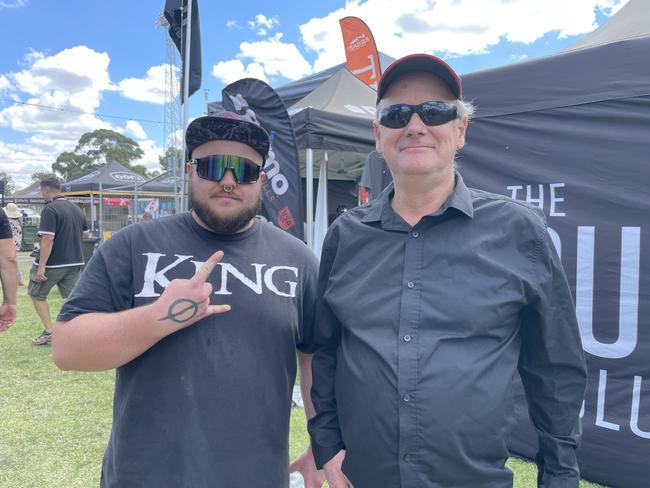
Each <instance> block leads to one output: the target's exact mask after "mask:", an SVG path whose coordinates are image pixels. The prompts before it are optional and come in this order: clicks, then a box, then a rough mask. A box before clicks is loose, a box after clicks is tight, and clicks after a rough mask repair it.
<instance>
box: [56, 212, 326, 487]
mask: <svg viewBox="0 0 650 488" xmlns="http://www.w3.org/2000/svg"><path fill="white" fill-rule="evenodd" d="M218 249H219V250H222V251H224V258H223V260H222V261H221V262H220V263H219V264H217V266H216V268H215V269H214V270H213V271H212V274H211V275H210V276H209V279H208V281H209V282H210V283H211V284H212V286H213V295H212V299H211V303H213V304H224V303H227V304H230V305H231V306H232V309H231V311H229V312H227V313H224V314H219V315H212V316H210V317H206V318H204V319H203V320H201V321H199V322H197V323H196V324H193V325H191V326H189V327H187V328H186V329H183V330H180V331H178V332H175V333H174V334H171V335H169V336H167V337H165V338H164V339H163V340H161V341H160V342H158V343H157V344H155V345H154V346H152V347H151V348H150V349H149V350H147V351H145V352H144V353H143V354H141V355H140V356H138V357H137V358H135V359H134V360H132V361H131V362H130V363H128V364H125V365H124V366H122V367H120V368H117V374H116V383H115V399H114V409H113V427H112V431H111V438H110V441H109V445H108V447H107V449H106V454H105V456H104V462H103V468H102V482H101V486H102V487H103V488H109V487H110V488H115V487H120V488H122V487H133V486H137V487H140V488H148V487H151V488H159V487H162V486H174V487H192V488H208V487H209V488H212V487H236V486H242V487H248V486H250V487H255V488H280V487H286V486H288V484H289V474H288V461H289V459H288V458H289V452H288V444H289V420H290V411H291V396H292V391H293V384H294V380H295V376H296V348H299V349H301V348H304V347H306V345H307V344H310V343H311V335H312V330H311V329H312V323H313V318H314V303H315V292H316V290H315V286H316V274H317V260H316V257H315V256H314V254H313V253H312V252H311V251H310V250H309V249H308V248H307V246H305V245H304V244H303V243H302V242H300V241H299V240H298V239H296V238H294V237H292V236H291V235H289V234H287V233H286V232H283V231H281V230H279V229H278V228H276V227H273V226H272V225H271V224H268V223H263V222H260V221H256V222H255V224H254V225H253V226H252V227H251V228H250V229H249V230H247V231H245V232H242V233H240V234H235V235H219V234H215V233H212V232H209V231H207V230H206V229H204V228H202V227H200V226H199V225H198V224H197V223H196V222H195V221H194V219H193V218H192V217H191V215H190V214H189V213H184V214H181V215H179V216H174V217H167V218H163V219H157V220H152V221H148V222H143V223H139V224H136V225H131V226H128V227H126V228H124V229H123V230H121V231H120V232H118V233H116V234H115V235H114V236H113V237H111V238H110V239H109V240H108V241H106V242H105V243H104V244H102V245H101V246H100V247H99V248H98V249H97V251H96V252H95V254H94V255H93V257H92V259H91V260H90V261H89V263H88V264H87V266H86V269H85V270H84V273H83V274H82V275H81V277H80V279H79V282H78V283H77V286H76V287H75V289H74V291H73V292H72V295H71V296H70V298H69V300H68V301H67V302H66V303H65V304H64V305H63V308H62V309H61V313H60V314H59V316H58V320H61V321H68V320H71V319H73V318H74V317H75V316H77V315H80V314H84V313H89V312H117V311H121V310H127V309H130V308H133V307H138V306H141V305H145V304H148V303H151V302H153V301H155V300H156V299H157V298H158V297H159V296H160V294H161V293H162V292H163V291H164V289H165V287H167V286H168V285H169V282H170V281H171V280H173V279H176V278H190V277H191V276H193V275H194V274H195V273H196V270H197V268H198V267H200V266H201V264H202V263H203V262H205V260H206V259H207V258H208V257H210V256H211V255H212V254H213V253H214V252H215V251H216V250H218ZM62 327H65V325H62Z"/></svg>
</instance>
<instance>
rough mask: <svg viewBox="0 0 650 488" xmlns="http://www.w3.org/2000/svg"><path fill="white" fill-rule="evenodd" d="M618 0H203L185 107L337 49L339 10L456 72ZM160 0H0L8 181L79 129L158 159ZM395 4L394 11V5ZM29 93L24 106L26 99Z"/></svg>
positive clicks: (274, 81) (390, 42)
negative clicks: (109, 135) (196, 61)
mask: <svg viewBox="0 0 650 488" xmlns="http://www.w3.org/2000/svg"><path fill="white" fill-rule="evenodd" d="M625 3H627V0H545V1H544V2H541V1H539V0H438V1H433V0H400V1H399V2H395V1H393V0H356V1H348V2H345V1H333V0H327V1H318V2H289V1H275V2H268V1H259V0H248V1H242V2H221V1H217V0H199V10H200V18H201V41H202V54H203V84H202V87H201V91H199V92H197V93H196V94H195V95H194V96H193V97H192V98H191V99H190V104H189V108H190V118H193V117H197V116H199V115H201V114H202V113H203V111H204V110H205V103H204V92H203V91H204V90H208V96H209V99H210V101H213V100H218V99H220V98H221V88H222V87H223V86H225V84H227V83H229V82H232V81H234V80H236V79H239V78H241V77H244V76H253V77H256V78H262V79H265V80H266V81H267V82H269V83H270V84H271V85H272V86H280V85H282V84H284V83H287V82H289V81H292V80H294V79H299V78H301V77H303V76H306V75H308V74H311V73H313V72H315V71H319V70H321V69H324V68H326V67H329V66H332V65H334V64H337V63H341V62H343V61H344V60H345V58H344V52H343V44H342V41H341V34H340V30H339V28H338V24H337V21H338V19H339V18H341V17H344V16H346V15H355V16H358V17H361V18H362V19H364V20H365V21H366V23H367V24H368V25H369V26H370V28H371V30H372V31H373V34H374V36H375V39H376V42H377V45H378V48H379V50H380V51H383V52H385V53H386V54H389V55H391V56H393V57H399V56H402V55H405V54H408V53H411V52H422V51H425V52H431V53H434V54H436V55H438V56H441V57H444V58H445V59H447V60H448V61H449V62H450V63H451V64H452V66H454V67H455V68H456V70H457V71H458V72H459V73H461V74H462V73H468V72H472V71H476V70H480V69H486V68H491V67H495V66H500V65H503V64H507V63H513V62H519V61H522V60H526V59H532V58H536V57H539V56H544V55H548V54H552V53H555V52H558V51H560V50H562V49H564V48H565V47H567V46H569V45H571V44H572V43H573V42H575V41H576V40H578V39H580V38H581V37H582V36H584V34H586V33H588V32H590V31H592V30H593V29H594V28H596V27H597V26H598V25H600V24H602V23H603V22H605V21H606V20H607V19H608V18H609V16H610V15H612V14H613V13H615V12H616V11H618V10H619V9H620V8H621V7H622V6H623V5H624V4H625ZM163 5H164V0H111V1H110V2H107V1H98V0H60V1H52V0H0V32H2V33H3V36H2V37H3V46H2V50H0V171H5V172H7V173H8V174H10V175H12V177H13V179H14V181H15V182H16V187H17V188H22V187H24V186H26V185H27V184H28V183H29V181H30V175H31V174H32V173H34V172H36V171H49V170H50V167H51V164H52V162H54V160H55V159H56V157H57V155H58V154H60V153H61V152H62V151H66V150H68V151H69V150H72V149H74V146H75V144H76V142H77V140H78V138H79V136H81V135H82V134H83V133H84V132H88V131H92V130H95V129H98V128H103V127H106V128H111V129H113V130H117V131H120V132H123V133H124V134H125V135H128V136H129V137H132V138H134V139H135V140H137V141H138V143H139V144H140V145H141V147H142V148H143V149H144V150H145V156H144V158H143V160H142V161H140V162H141V163H143V164H145V165H146V166H147V167H148V168H151V169H156V168H157V161H158V156H159V155H160V154H161V151H162V148H163V146H164V143H163V118H164V105H163V103H162V102H163V93H164V76H163V73H164V64H165V62H166V61H165V42H166V36H167V34H166V31H165V30H164V29H163V28H161V27H159V26H157V19H158V16H159V13H160V11H161V10H162V7H163ZM396 5H399V10H396ZM25 103H28V104H29V105H25Z"/></svg>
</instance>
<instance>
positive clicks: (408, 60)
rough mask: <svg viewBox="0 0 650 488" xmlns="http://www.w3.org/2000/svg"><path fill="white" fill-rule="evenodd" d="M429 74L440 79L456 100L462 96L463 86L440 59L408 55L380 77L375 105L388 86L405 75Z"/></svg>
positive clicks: (428, 55)
mask: <svg viewBox="0 0 650 488" xmlns="http://www.w3.org/2000/svg"><path fill="white" fill-rule="evenodd" d="M415 72H423V73H431V74H433V75H435V76H437V77H438V78H440V79H441V80H442V81H443V82H444V83H445V85H447V87H448V88H449V90H451V93H453V94H454V96H455V97H456V98H462V96H463V84H462V82H461V80H460V76H458V75H457V74H456V72H455V71H454V70H453V69H452V68H451V66H449V65H448V64H447V63H445V62H444V61H443V60H442V59H440V58H438V57H436V56H433V55H431V54H424V53H421V54H409V55H408V56H404V57H403V58H400V59H398V60H396V61H394V62H393V63H392V64H391V65H390V66H389V67H388V68H386V70H385V71H384V72H383V74H382V75H381V78H380V79H379V84H378V85H377V103H379V101H380V100H381V99H382V98H384V95H386V91H387V90H388V88H389V87H390V85H391V84H392V83H393V82H394V81H395V80H396V79H397V78H399V77H400V76H402V75H405V74H407V73H415Z"/></svg>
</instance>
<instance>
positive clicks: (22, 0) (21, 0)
mask: <svg viewBox="0 0 650 488" xmlns="http://www.w3.org/2000/svg"><path fill="white" fill-rule="evenodd" d="M28 3H29V0H14V1H13V2H8V1H6V0H5V1H2V2H0V8H20V7H24V6H25V5H27V4H28Z"/></svg>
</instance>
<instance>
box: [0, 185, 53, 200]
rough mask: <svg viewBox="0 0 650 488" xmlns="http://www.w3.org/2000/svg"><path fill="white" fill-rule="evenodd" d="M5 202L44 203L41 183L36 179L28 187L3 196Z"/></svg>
mask: <svg viewBox="0 0 650 488" xmlns="http://www.w3.org/2000/svg"><path fill="white" fill-rule="evenodd" d="M5 202H7V203H11V202H13V203H16V204H21V203H22V204H36V205H42V204H44V203H45V200H43V195H42V194H41V185H40V184H39V182H38V181H35V182H34V183H32V184H31V185H29V186H28V187H26V188H23V189H22V190H18V191H17V192H15V193H14V194H13V195H11V196H9V197H5Z"/></svg>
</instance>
